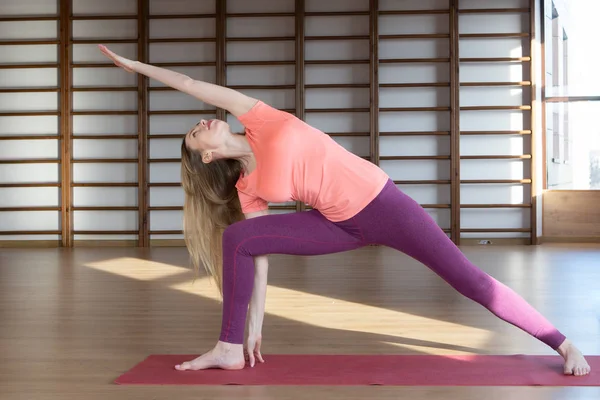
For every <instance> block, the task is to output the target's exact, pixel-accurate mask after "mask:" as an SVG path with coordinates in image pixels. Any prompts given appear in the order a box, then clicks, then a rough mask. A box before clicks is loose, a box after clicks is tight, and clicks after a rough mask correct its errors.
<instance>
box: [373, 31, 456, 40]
mask: <svg viewBox="0 0 600 400" xmlns="http://www.w3.org/2000/svg"><path fill="white" fill-rule="evenodd" d="M448 38H450V34H449V33H421V34H403V35H379V40H391V39H448Z"/></svg>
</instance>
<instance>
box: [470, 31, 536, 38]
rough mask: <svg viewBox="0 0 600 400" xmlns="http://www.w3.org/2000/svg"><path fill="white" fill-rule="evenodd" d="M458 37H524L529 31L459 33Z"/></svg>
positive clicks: (527, 35)
mask: <svg viewBox="0 0 600 400" xmlns="http://www.w3.org/2000/svg"><path fill="white" fill-rule="evenodd" d="M458 37H459V38H460V39H495V38H526V37H529V33H526V32H515V33H461V34H460V35H458Z"/></svg>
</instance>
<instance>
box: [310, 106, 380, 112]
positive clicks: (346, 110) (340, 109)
mask: <svg viewBox="0 0 600 400" xmlns="http://www.w3.org/2000/svg"><path fill="white" fill-rule="evenodd" d="M369 111H370V109H369V108H341V107H340V108H307V109H305V110H304V112H307V113H336V112H339V113H346V112H369Z"/></svg>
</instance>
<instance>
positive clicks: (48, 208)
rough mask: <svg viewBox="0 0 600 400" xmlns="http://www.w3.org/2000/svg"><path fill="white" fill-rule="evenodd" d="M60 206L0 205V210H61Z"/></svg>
mask: <svg viewBox="0 0 600 400" xmlns="http://www.w3.org/2000/svg"><path fill="white" fill-rule="evenodd" d="M60 210H61V207H60V206H38V207H0V212H21V211H60Z"/></svg>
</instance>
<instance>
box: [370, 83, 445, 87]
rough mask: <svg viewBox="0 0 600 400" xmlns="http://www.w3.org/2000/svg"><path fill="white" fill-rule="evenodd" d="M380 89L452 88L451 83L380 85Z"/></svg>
mask: <svg viewBox="0 0 600 400" xmlns="http://www.w3.org/2000/svg"><path fill="white" fill-rule="evenodd" d="M379 87H380V88H419V87H450V82H428V83H380V84H379Z"/></svg>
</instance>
